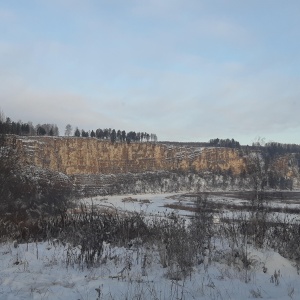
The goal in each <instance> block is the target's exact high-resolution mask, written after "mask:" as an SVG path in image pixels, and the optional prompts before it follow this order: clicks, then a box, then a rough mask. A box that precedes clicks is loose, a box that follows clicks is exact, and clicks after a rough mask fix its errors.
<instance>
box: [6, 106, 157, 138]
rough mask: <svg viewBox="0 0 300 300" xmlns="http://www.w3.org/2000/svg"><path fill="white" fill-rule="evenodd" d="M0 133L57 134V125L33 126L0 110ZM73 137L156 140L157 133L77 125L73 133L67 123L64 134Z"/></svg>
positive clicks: (21, 134) (24, 134) (22, 134)
mask: <svg viewBox="0 0 300 300" xmlns="http://www.w3.org/2000/svg"><path fill="white" fill-rule="evenodd" d="M0 134H15V135H20V136H59V130H58V126H57V125H56V124H37V125H36V126H34V125H33V124H32V122H27V123H23V122H21V121H18V122H14V121H12V120H11V119H10V118H9V117H7V118H6V117H5V116H4V113H3V112H2V111H0ZM72 135H74V136H75V137H92V138H98V139H100V140H108V141H111V142H116V141H118V142H127V143H130V142H146V141H147V142H149V141H151V142H156V141H157V135H156V134H154V133H150V134H149V133H147V132H135V131H129V132H127V133H126V131H125V130H122V131H121V130H115V129H111V128H105V129H100V128H99V129H97V130H95V131H94V130H92V131H85V130H84V129H82V130H79V129H78V128H77V127H76V129H75V131H74V134H73V128H72V126H71V125H70V124H67V126H66V128H65V136H72Z"/></svg>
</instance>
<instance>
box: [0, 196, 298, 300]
mask: <svg viewBox="0 0 300 300" xmlns="http://www.w3.org/2000/svg"><path fill="white" fill-rule="evenodd" d="M222 199H224V197H223V198H222ZM235 200H236V202H237V203H239V202H241V200H239V199H233V198H231V199H230V201H235ZM81 201H82V202H83V203H85V204H87V205H91V204H93V205H94V206H95V207H98V208H101V207H110V208H111V209H118V210H122V211H123V210H129V211H137V212H143V213H144V214H146V215H148V216H150V215H153V214H157V213H159V214H161V215H163V214H165V213H170V212H173V211H174V210H172V209H170V208H166V207H164V205H165V204H174V203H179V202H182V201H185V203H184V204H185V205H187V204H188V205H189V204H190V202H191V200H190V199H188V198H184V197H182V195H181V194H175V195H174V194H163V195H155V194H149V195H126V196H124V195H122V196H107V197H105V198H104V197H94V198H92V199H91V198H85V199H82V200H81ZM218 201H225V200H221V199H219V200H218ZM178 213H179V214H181V215H182V216H185V215H188V214H190V212H187V211H178ZM215 250H216V251H215V253H219V259H218V258H217V256H216V255H215V258H214V259H213V260H212V261H209V260H205V258H204V262H203V263H201V264H199V265H196V266H194V267H193V268H192V270H191V274H190V276H187V277H186V278H185V279H182V280H175V279H171V278H172V276H170V269H169V268H163V267H162V264H161V263H160V255H159V251H158V249H157V248H155V246H153V245H147V244H146V245H143V246H136V247H131V248H128V249H127V248H124V247H112V246H110V245H109V244H105V245H104V251H103V254H102V259H101V262H100V264H99V266H96V267H93V268H90V269H87V268H85V267H82V266H80V265H78V264H75V263H74V261H72V257H73V256H75V254H76V253H79V251H80V249H78V247H73V246H71V245H68V244H65V245H63V244H62V243H53V242H52V241H49V242H42V243H29V244H20V245H18V246H17V247H16V248H15V247H14V244H13V242H12V241H10V242H6V243H4V244H1V245H0V300H6V299H7V300H11V299H15V300H17V299H18V300H19V299H82V300H88V299H89V300H92V299H94V300H96V299H116V300H117V299H128V300H130V299H158V300H162V299H172V300H175V299H188V300H190V299H256V298H263V299H282V300H285V299H300V285H299V283H300V276H299V275H298V274H297V269H296V267H295V266H294V262H292V261H289V260H287V259H285V258H283V257H282V256H280V255H279V254H278V253H276V252H274V251H273V250H270V249H256V248H254V247H253V246H252V245H248V248H247V255H248V258H249V260H250V261H251V262H252V263H251V268H250V269H249V270H247V271H246V270H245V269H244V268H243V267H242V265H241V261H240V260H239V259H238V258H237V259H235V260H233V261H230V263H228V262H229V261H228V260H226V257H227V253H229V252H230V251H231V250H230V248H229V247H228V246H226V243H225V245H224V244H223V243H222V241H220V240H216V241H215ZM274 275H275V276H274Z"/></svg>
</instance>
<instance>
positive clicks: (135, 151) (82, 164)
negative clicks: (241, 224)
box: [16, 137, 245, 175]
mask: <svg viewBox="0 0 300 300" xmlns="http://www.w3.org/2000/svg"><path fill="white" fill-rule="evenodd" d="M16 145H17V147H18V149H19V151H20V152H21V153H22V157H23V160H24V162H25V163H26V164H31V165H36V166H38V167H42V168H47V169H50V170H52V171H59V172H63V173H65V174H67V175H78V174H124V173H143V172H153V171H195V172H199V171H216V170H222V171H229V172H230V173H232V174H239V173H240V172H241V171H242V170H244V169H245V158H244V157H243V156H242V155H241V153H240V152H239V151H238V150H236V149H229V148H195V147H174V146H170V145H168V146H167V145H163V144H155V143H130V144H127V143H118V142H116V143H111V142H110V141H101V140H98V139H95V138H77V137H17V138H16Z"/></svg>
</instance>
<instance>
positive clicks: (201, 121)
mask: <svg viewBox="0 0 300 300" xmlns="http://www.w3.org/2000/svg"><path fill="white" fill-rule="evenodd" d="M299 16H300V2H299V1H298V0H296V1H293V0H285V1H279V0H257V1H256V0H245V1H240V0H239V1H230V0H228V1H225V0H223V1H222V0H209V1H201V0H185V1H183V0H182V1H181V0H147V1H146V0H128V1H125V0H122V1H121V0H106V1H104V0H103V1H102V0H84V1H83V0H82V1H80V0H28V1H22V0H18V1H17V0H6V1H3V0H0V80H1V81H0V82H1V83H0V108H1V109H2V110H3V112H4V113H5V115H7V116H10V117H11V118H12V119H13V120H22V121H24V122H27V121H32V122H33V123H34V124H37V123H56V124H57V125H58V126H59V128H60V132H61V133H62V134H63V132H64V128H65V126H66V124H68V123H70V124H72V125H73V127H74V128H75V127H76V126H78V127H79V128H83V129H85V130H91V129H96V128H115V129H125V130H126V131H130V130H136V131H146V132H149V133H150V132H152V133H156V134H157V136H158V139H159V140H171V141H207V140H209V139H210V138H216V137H219V138H234V139H236V140H239V141H240V142H241V143H243V144H251V143H252V142H253V141H255V140H256V139H257V137H262V138H265V140H266V141H278V142H284V143H297V144H300V134H299V132H300V117H299V113H300V30H299V28H300V18H299Z"/></svg>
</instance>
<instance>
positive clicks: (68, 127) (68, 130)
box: [65, 124, 73, 136]
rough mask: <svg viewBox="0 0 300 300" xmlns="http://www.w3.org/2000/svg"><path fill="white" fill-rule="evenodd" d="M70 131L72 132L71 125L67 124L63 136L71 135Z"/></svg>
mask: <svg viewBox="0 0 300 300" xmlns="http://www.w3.org/2000/svg"><path fill="white" fill-rule="evenodd" d="M72 131H73V128H72V125H71V124H67V126H66V130H65V135H66V136H70V135H72Z"/></svg>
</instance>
